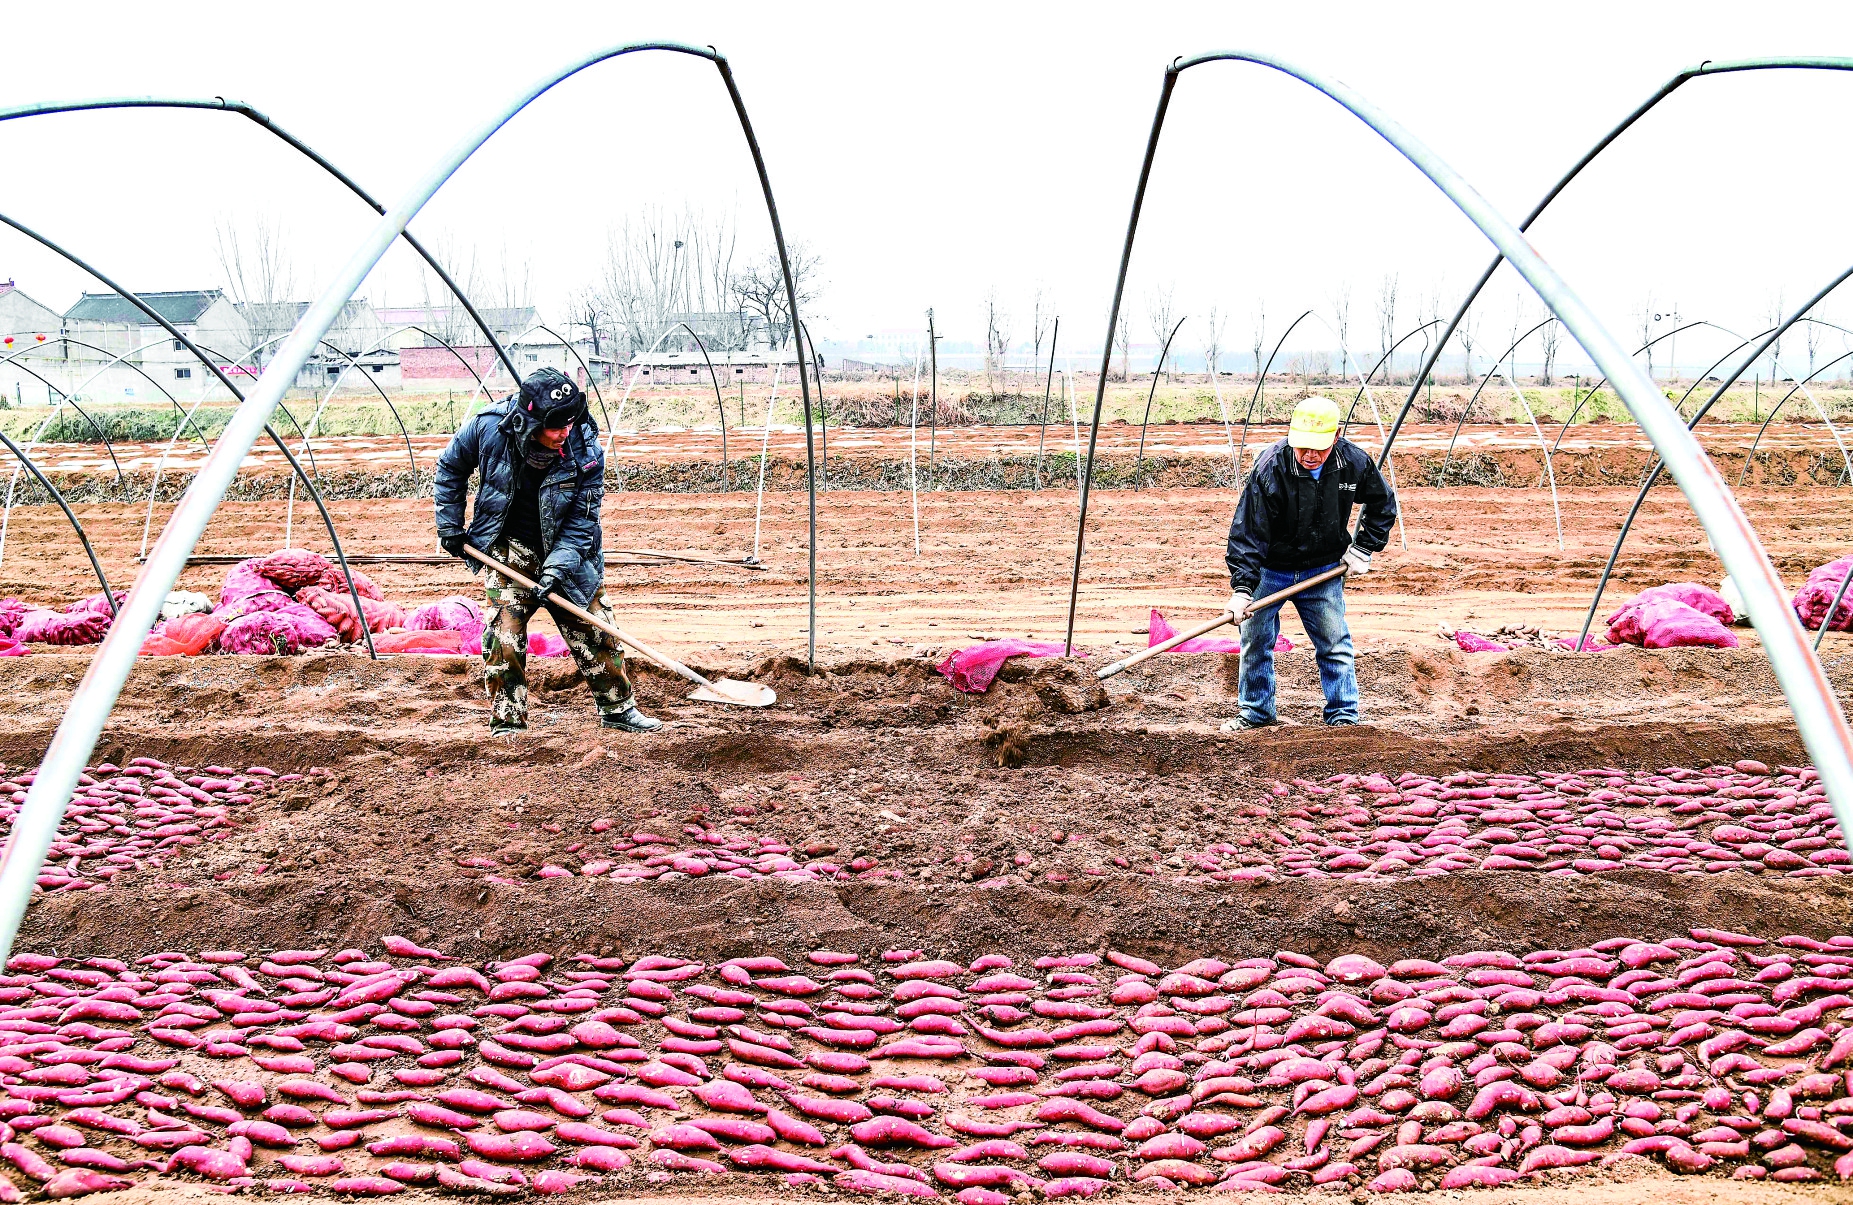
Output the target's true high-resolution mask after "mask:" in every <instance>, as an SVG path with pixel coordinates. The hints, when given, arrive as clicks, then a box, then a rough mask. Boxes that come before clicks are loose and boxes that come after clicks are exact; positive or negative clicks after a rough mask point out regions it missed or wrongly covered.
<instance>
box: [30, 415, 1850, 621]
mask: <svg viewBox="0 0 1853 1205" xmlns="http://www.w3.org/2000/svg"><path fill="white" fill-rule="evenodd" d="M0 443H4V444H6V447H7V450H8V451H9V452H11V453H13V455H14V456H17V457H18V458H19V463H21V464H23V465H25V466H26V468H27V470H28V471H30V472H31V474H32V475H33V476H34V477H36V478H38V480H39V484H40V485H42V486H44V487H45V492H46V493H48V494H50V495H51V497H52V501H53V502H56V503H57V504H58V509H60V510H62V511H63V512H64V517H65V518H67V519H69V520H70V521H71V530H73V531H75V532H76V533H77V539H78V541H79V542H80V543H81V544H83V546H84V555H85V556H87V557H89V558H90V568H91V569H92V570H93V571H94V572H95V573H96V575H97V584H98V585H100V586H102V587H103V601H104V602H106V603H108V604H109V614H110V623H111V624H112V625H113V624H114V623H115V620H116V617H117V615H118V611H117V608H116V596H115V595H114V594H112V593H110V589H109V579H108V578H106V577H104V576H103V563H102V562H101V561H99V560H97V554H96V549H94V548H92V547H91V546H90V537H89V535H87V534H86V533H85V531H84V525H83V524H82V523H79V522H78V521H77V514H76V512H74V511H73V510H72V509H71V504H70V503H69V502H66V501H65V500H64V495H63V494H61V493H59V492H58V487H57V486H55V485H53V484H52V483H51V478H49V477H47V476H46V475H45V474H44V473H42V472H40V471H39V466H38V465H36V464H33V463H32V457H30V456H28V455H26V453H25V452H24V451H23V450H21V448H20V446H19V445H18V444H16V443H14V442H13V438H12V436H10V435H8V434H7V433H6V432H5V431H0ZM1830 618H1831V616H1830Z"/></svg>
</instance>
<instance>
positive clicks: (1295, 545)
mask: <svg viewBox="0 0 1853 1205" xmlns="http://www.w3.org/2000/svg"><path fill="white" fill-rule="evenodd" d="M1353 506H1362V507H1363V508H1364V513H1363V515H1362V516H1360V517H1359V519H1358V530H1357V535H1356V536H1355V537H1354V536H1353V535H1352V534H1351V531H1350V524H1351V508H1352V507H1353ZM1395 525H1396V493H1395V491H1393V490H1392V489H1390V485H1389V482H1387V481H1385V480H1384V479H1383V474H1382V473H1380V472H1378V471H1377V462H1376V461H1374V460H1372V459H1371V456H1370V453H1368V452H1366V451H1365V450H1364V449H1363V448H1360V447H1358V446H1357V445H1356V444H1354V443H1352V442H1351V441H1350V440H1348V439H1341V440H1339V441H1338V442H1337V443H1335V444H1333V445H1332V455H1331V456H1330V457H1328V458H1327V459H1326V462H1325V466H1324V467H1323V468H1322V469H1321V470H1320V471H1319V479H1318V480H1316V481H1315V480H1314V479H1313V475H1312V474H1311V473H1309V472H1307V471H1306V470H1305V469H1303V468H1301V467H1300V462H1299V461H1298V459H1296V458H1295V457H1294V454H1293V449H1292V448H1289V447H1288V446H1287V441H1286V440H1284V439H1283V440H1281V441H1280V442H1279V443H1277V444H1275V445H1274V446H1273V447H1271V448H1269V449H1267V450H1266V451H1265V452H1263V453H1261V455H1260V456H1259V457H1258V458H1257V459H1256V460H1255V465H1254V468H1252V469H1251V470H1250V471H1249V474H1248V482H1247V484H1246V485H1245V486H1244V487H1243V489H1242V498H1241V501H1240V502H1238V503H1237V504H1236V507H1235V518H1234V519H1233V520H1231V521H1230V523H1229V553H1228V565H1229V584H1230V588H1231V589H1234V590H1241V591H1245V592H1247V593H1249V594H1253V593H1254V592H1255V586H1256V584H1257V583H1259V582H1260V580H1261V570H1262V569H1263V568H1267V569H1275V570H1280V571H1282V572H1286V573H1301V572H1304V571H1305V570H1308V569H1319V568H1322V567H1324V566H1326V565H1333V564H1336V563H1337V562H1338V559H1339V558H1340V557H1342V556H1344V555H1345V549H1346V548H1347V547H1348V546H1349V545H1351V544H1352V543H1356V544H1357V546H1358V547H1359V548H1362V549H1363V550H1364V551H1366V552H1377V551H1380V550H1381V549H1382V548H1383V546H1384V545H1385V544H1386V543H1388V542H1389V539H1390V529H1391V528H1392V527H1394V526H1395Z"/></svg>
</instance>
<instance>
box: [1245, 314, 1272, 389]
mask: <svg viewBox="0 0 1853 1205" xmlns="http://www.w3.org/2000/svg"><path fill="white" fill-rule="evenodd" d="M1267 324H1268V312H1267V303H1266V302H1264V301H1262V300H1261V299H1260V298H1258V297H1257V298H1256V299H1255V316H1254V325H1253V326H1252V327H1251V328H1250V332H1249V333H1250V334H1251V336H1252V337H1253V347H1254V356H1255V379H1256V380H1259V379H1260V374H1261V349H1262V348H1263V347H1264V346H1266V345H1267Z"/></svg>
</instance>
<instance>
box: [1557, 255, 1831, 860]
mask: <svg viewBox="0 0 1853 1205" xmlns="http://www.w3.org/2000/svg"><path fill="white" fill-rule="evenodd" d="M1849 277H1853V266H1850V267H1848V268H1847V269H1846V270H1845V271H1843V272H1841V273H1840V274H1839V275H1838V276H1836V277H1834V278H1833V279H1832V280H1830V281H1828V282H1827V283H1826V284H1825V285H1823V286H1822V287H1821V289H1820V291H1819V292H1817V293H1815V295H1814V296H1812V297H1810V298H1809V299H1808V300H1807V301H1804V302H1803V303H1802V304H1801V306H1800V307H1799V308H1798V309H1796V311H1795V312H1794V313H1793V314H1790V315H1789V316H1788V317H1787V318H1785V319H1783V320H1782V321H1781V322H1780V323H1778V324H1777V325H1775V326H1773V327H1771V328H1770V329H1769V330H1768V331H1766V332H1764V334H1763V335H1762V337H1761V338H1760V340H1759V341H1758V342H1757V345H1756V346H1755V347H1753V348H1751V349H1750V351H1749V352H1747V353H1746V354H1745V355H1744V357H1743V359H1741V360H1740V361H1738V364H1737V367H1736V368H1734V369H1732V370H1731V374H1730V375H1729V376H1728V377H1725V378H1724V379H1723V380H1721V381H1719V382H1718V388H1716V389H1714V390H1713V391H1712V394H1711V396H1710V397H1708V398H1706V399H1705V402H1704V404H1703V405H1701V406H1700V407H1699V408H1698V409H1697V410H1695V411H1693V412H1692V419H1691V421H1690V422H1688V423H1686V424H1685V427H1686V432H1687V438H1688V439H1691V440H1692V444H1693V446H1694V447H1695V448H1696V447H1697V446H1698V441H1697V440H1696V439H1692V435H1691V432H1692V430H1693V429H1694V428H1696V427H1697V426H1698V425H1699V420H1700V419H1703V418H1704V417H1705V416H1706V414H1708V413H1710V411H1711V408H1712V407H1713V406H1715V405H1717V404H1718V402H1719V400H1720V399H1722V398H1723V397H1724V395H1725V392H1726V391H1727V390H1728V389H1730V387H1731V386H1733V385H1735V384H1737V382H1738V380H1739V379H1740V378H1741V377H1742V376H1743V375H1744V370H1745V369H1747V368H1749V367H1750V366H1751V365H1752V364H1754V363H1756V362H1757V360H1759V359H1760V358H1762V355H1763V353H1764V352H1766V351H1768V350H1769V349H1770V347H1771V345H1773V344H1774V343H1775V342H1776V341H1777V340H1778V339H1780V338H1782V336H1783V335H1784V334H1785V333H1786V332H1787V331H1788V329H1789V328H1790V327H1792V326H1794V325H1795V324H1796V323H1797V322H1800V321H1802V320H1803V319H1804V318H1805V317H1806V316H1807V313H1808V311H1809V310H1811V309H1813V308H1814V307H1815V306H1817V305H1819V304H1820V303H1821V302H1822V301H1824V300H1825V299H1826V298H1827V296H1828V294H1830V293H1832V292H1833V291H1834V290H1835V289H1837V288H1839V287H1840V286H1841V285H1842V284H1844V283H1846V281H1847V279H1848V278H1849ZM1629 363H1630V364H1633V360H1632V359H1630V360H1629ZM1636 370H1637V371H1638V367H1637V369H1636ZM1610 375H1611V376H1613V375H1614V374H1613V373H1610ZM1694 384H1695V385H1696V384H1697V382H1694ZM1618 392H1619V391H1618ZM1630 408H1632V407H1630ZM1674 417H1675V418H1677V417H1678V411H1674ZM1837 438H1838V436H1836V439H1837ZM1655 447H1656V449H1658V448H1659V444H1658V442H1656V443H1655ZM1843 451H1844V449H1843ZM1700 454H1701V455H1703V453H1700ZM1705 463H1706V464H1707V465H1710V464H1711V459H1710V458H1709V457H1707V458H1706V461H1705ZM1665 468H1666V453H1665V452H1664V451H1661V453H1660V459H1659V460H1656V461H1655V462H1654V464H1653V467H1652V468H1650V469H1649V470H1648V472H1647V477H1646V479H1645V480H1644V481H1642V482H1641V490H1640V493H1639V494H1637V495H1636V496H1635V499H1634V505H1633V506H1631V507H1629V508H1628V517H1627V518H1626V519H1623V520H1622V523H1621V531H1620V532H1619V533H1617V534H1616V536H1615V547H1614V548H1612V549H1610V550H1609V559H1608V563H1607V564H1606V565H1604V566H1603V567H1602V576H1601V577H1599V578H1597V579H1596V591H1595V593H1594V594H1593V595H1591V596H1590V599H1589V611H1588V613H1587V614H1586V615H1584V616H1583V631H1582V635H1581V636H1580V637H1579V638H1578V643H1577V646H1576V647H1577V648H1579V649H1580V648H1583V647H1584V644H1585V643H1586V642H1587V641H1588V639H1589V628H1590V625H1591V624H1593V623H1594V622H1595V619H1596V610H1597V608H1599V607H1600V606H1601V605H1602V595H1603V592H1604V591H1606V590H1607V589H1608V584H1609V578H1610V577H1612V576H1613V575H1614V573H1615V564H1616V562H1617V561H1619V560H1620V559H1621V549H1622V545H1624V544H1626V543H1627V542H1628V533H1629V532H1630V531H1632V530H1634V520H1635V519H1636V518H1638V517H1639V516H1640V513H1641V507H1642V505H1643V504H1645V503H1646V501H1647V492H1648V491H1649V490H1651V489H1653V487H1654V483H1655V482H1657V481H1659V480H1660V474H1661V472H1662V471H1663V470H1664V469H1665ZM1712 472H1713V474H1714V475H1716V473H1717V469H1716V467H1713V468H1712ZM1673 476H1674V478H1675V479H1678V477H1679V474H1678V473H1677V472H1675V473H1674V474H1673ZM1719 481H1720V483H1722V481H1723V478H1722V477H1719ZM1681 488H1682V489H1683V488H1684V482H1683V481H1682V482H1681ZM1686 496H1687V499H1688V501H1690V500H1691V497H1692V496H1691V493H1690V491H1688V492H1687V495H1686ZM1733 503H1735V497H1734V496H1733ZM1693 510H1694V511H1696V510H1698V505H1697V503H1696V502H1695V503H1694V504H1693ZM1701 521H1702V516H1701ZM1707 530H1708V531H1709V528H1708V529H1707ZM1753 534H1754V533H1753ZM1712 543H1713V545H1714V546H1716V544H1717V540H1716V539H1715V538H1714V539H1713V541H1712ZM1757 549H1758V551H1759V552H1760V551H1761V550H1762V545H1761V544H1760V543H1759V544H1758V545H1757ZM1719 555H1720V556H1722V555H1723V553H1722V551H1720V553H1719ZM1725 567H1726V570H1727V571H1728V572H1729V573H1730V575H1731V580H1732V581H1736V580H1737V570H1736V569H1735V568H1733V567H1731V564H1730V562H1729V561H1726V562H1725ZM1769 576H1770V578H1771V579H1772V580H1773V582H1774V590H1775V592H1776V593H1777V594H1778V595H1783V593H1784V591H1783V586H1782V579H1781V578H1780V577H1778V576H1776V571H1775V568H1774V567H1773V566H1770V567H1769ZM1738 588H1739V589H1740V590H1741V589H1742V588H1743V587H1742V585H1741V584H1740V585H1739V587H1738ZM1744 602H1745V604H1746V605H1748V604H1749V602H1750V596H1749V595H1745V596H1744ZM1750 614H1751V619H1752V621H1753V622H1754V621H1755V619H1756V612H1755V611H1754V610H1753V611H1752V612H1751V613H1750ZM1784 614H1786V615H1787V616H1788V617H1789V618H1791V619H1794V618H1795V611H1794V608H1793V607H1789V606H1787V604H1786V602H1785V605H1784ZM1797 630H1799V621H1798V623H1797ZM1762 631H1763V625H1762V624H1760V623H1758V624H1757V632H1758V633H1759V634H1761V633H1762ZM1765 641H1766V644H1765V647H1766V648H1767V647H1768V646H1767V638H1765ZM1775 659H1776V658H1775V653H1774V652H1773V651H1772V652H1771V653H1770V661H1771V664H1772V665H1773V664H1774V663H1775ZM1808 661H1809V663H1811V664H1812V665H1813V666H1814V667H1815V669H1816V670H1817V671H1818V670H1819V669H1820V662H1819V661H1818V660H1817V659H1816V658H1815V656H1814V647H1813V646H1812V645H1810V646H1809V649H1808ZM1781 676H1782V674H1781V667H1779V666H1778V667H1777V677H1778V678H1779V679H1780V678H1781ZM1823 681H1824V682H1825V677H1823ZM1783 690H1784V693H1785V694H1786V693H1787V691H1788V683H1787V682H1786V681H1784V682H1783ZM1789 705H1790V706H1791V707H1794V706H1795V701H1794V699H1793V698H1791V699H1790V700H1789ZM1834 714H1835V716H1836V717H1837V718H1838V717H1839V711H1838V708H1836V710H1835V713H1834ZM1800 722H1801V715H1800V712H1799V711H1797V714H1796V723H1797V724H1799V723H1800ZM1845 723H1846V722H1845V720H1844V719H1842V720H1841V727H1842V728H1843V729H1844V728H1845ZM1802 736H1803V739H1804V741H1806V740H1807V736H1808V734H1807V731H1806V730H1805V729H1804V731H1803V733H1802ZM1808 749H1809V752H1811V753H1812V752H1813V751H1814V746H1813V745H1809V746H1808ZM1818 768H1819V767H1817V769H1818ZM1821 777H1822V781H1826V777H1827V776H1826V774H1825V773H1823V774H1822V776H1821ZM1830 793H1831V792H1830ZM1839 807H1840V805H1839V804H1838V803H1836V804H1835V814H1836V815H1839ZM1848 819H1849V820H1853V814H1849V816H1848ZM1842 831H1843V832H1845V833H1847V839H1848V840H1849V841H1853V829H1850V828H1847V827H1845V822H1843V828H1842Z"/></svg>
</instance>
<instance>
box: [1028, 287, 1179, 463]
mask: <svg viewBox="0 0 1853 1205" xmlns="http://www.w3.org/2000/svg"><path fill="white" fill-rule="evenodd" d="M1188 317H1189V315H1188V314H1186V315H1185V316H1184V318H1179V319H1178V320H1177V325H1176V326H1174V327H1172V328H1171V333H1170V334H1168V335H1166V336H1165V345H1164V347H1163V348H1162V349H1161V350H1160V351H1159V353H1158V364H1157V365H1156V366H1155V367H1154V368H1153V369H1152V388H1151V392H1149V393H1147V394H1146V395H1145V417H1144V418H1142V419H1140V420H1139V459H1138V461H1137V462H1136V463H1135V464H1134V465H1133V470H1132V492H1133V493H1135V494H1136V493H1138V492H1139V476H1140V474H1142V473H1143V472H1144V471H1145V428H1146V427H1147V426H1149V425H1150V424H1151V421H1152V399H1153V398H1155V397H1157V396H1158V378H1159V377H1160V376H1161V375H1162V374H1163V373H1164V370H1165V357H1166V356H1168V355H1170V354H1171V340H1173V339H1175V338H1177V332H1178V331H1179V330H1181V329H1182V328H1183V325H1184V320H1185V318H1188ZM1054 354H1055V353H1054V351H1053V350H1051V351H1050V353H1049V355H1050V357H1051V358H1053V356H1054ZM1043 408H1044V409H1045V410H1046V409H1047V408H1048V403H1047V400H1046V399H1045V400H1044V403H1043Z"/></svg>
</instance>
